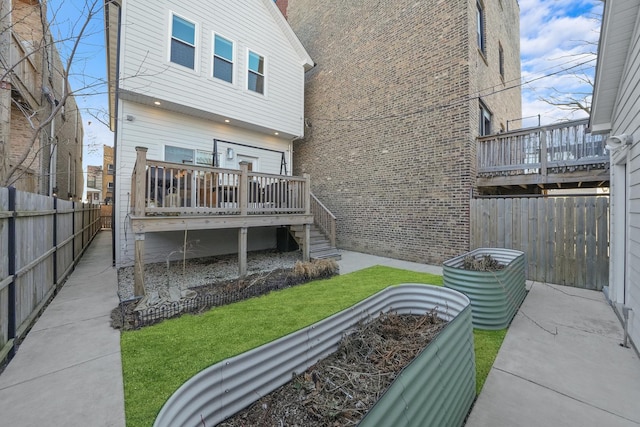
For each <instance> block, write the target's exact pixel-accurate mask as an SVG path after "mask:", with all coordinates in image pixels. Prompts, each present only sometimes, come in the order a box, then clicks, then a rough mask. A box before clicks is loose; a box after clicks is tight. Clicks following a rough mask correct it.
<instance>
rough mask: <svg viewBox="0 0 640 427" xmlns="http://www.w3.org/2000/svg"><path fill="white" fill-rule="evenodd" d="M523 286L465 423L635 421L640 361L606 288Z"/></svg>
mask: <svg viewBox="0 0 640 427" xmlns="http://www.w3.org/2000/svg"><path fill="white" fill-rule="evenodd" d="M528 287H529V288H530V291H529V294H528V295H527V297H526V299H525V301H524V303H523V305H522V306H521V307H520V310H519V312H518V314H517V315H516V317H515V318H514V320H513V323H512V324H511V326H510V328H509V331H508V333H507V336H506V338H505V340H504V342H503V344H502V347H501V349H500V352H499V353H498V357H497V358H496V361H495V363H494V365H493V368H492V369H491V372H490V373H489V376H488V378H487V381H486V383H485V384H484V388H483V389H482V392H481V393H480V396H479V397H478V400H477V401H476V404H475V406H474V407H473V410H472V412H471V414H470V416H469V418H468V421H467V424H466V425H467V427H484V426H527V427H533V426H556V427H558V426H567V427H568V426H594V427H595V426H609V427H612V426H620V427H622V426H638V425H640V405H639V404H638V402H639V401H640V360H639V359H638V356H637V354H636V353H635V351H634V350H633V349H632V348H624V347H622V346H621V345H620V344H621V343H622V342H623V338H624V336H623V329H622V327H621V326H620V322H619V321H618V318H617V317H616V315H615V313H614V312H613V309H612V308H611V307H610V306H609V305H608V304H607V302H606V300H605V298H604V295H603V293H602V292H596V291H588V290H584V289H576V288H570V287H565V286H557V285H548V284H544V283H538V282H533V283H529V285H528Z"/></svg>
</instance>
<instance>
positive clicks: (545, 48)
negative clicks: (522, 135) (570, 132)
mask: <svg viewBox="0 0 640 427" xmlns="http://www.w3.org/2000/svg"><path fill="white" fill-rule="evenodd" d="M519 3H520V58H521V66H522V81H523V85H522V117H523V118H524V117H530V116H534V117H533V118H529V119H525V120H523V127H528V126H537V125H538V118H537V115H538V114H539V115H540V121H541V124H543V125H544V124H549V123H553V122H557V121H561V120H571V119H579V118H584V117H588V116H587V114H586V113H585V112H570V111H566V110H563V109H560V108H557V107H554V106H552V105H549V104H548V103H546V102H544V101H543V99H551V98H552V97H553V96H554V95H555V96H560V97H565V98H566V95H567V94H568V95H573V96H574V98H577V99H583V98H585V97H586V98H587V101H588V103H589V104H590V101H591V96H590V95H586V94H587V93H588V94H590V93H591V92H592V90H593V88H592V87H591V85H589V84H588V83H586V82H587V81H593V76H594V72H595V65H596V55H595V54H596V52H597V47H598V39H599V33H600V18H601V15H602V1H600V0H520V1H519ZM580 64H583V65H580ZM570 67H575V68H571V69H570V70H567V69H568V68H570ZM563 70H567V71H564V72H563ZM555 73H557V74H555ZM545 76H547V77H545ZM529 82H530V83H529Z"/></svg>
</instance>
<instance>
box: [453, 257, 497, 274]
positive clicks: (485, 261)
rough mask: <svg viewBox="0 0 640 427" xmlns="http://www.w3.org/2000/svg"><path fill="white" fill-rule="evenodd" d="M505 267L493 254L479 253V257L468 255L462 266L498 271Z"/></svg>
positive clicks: (476, 269)
mask: <svg viewBox="0 0 640 427" xmlns="http://www.w3.org/2000/svg"><path fill="white" fill-rule="evenodd" d="M504 267H505V266H504V265H503V264H500V262H498V261H497V260H496V259H495V258H493V257H492V256H491V255H479V256H478V257H474V256H473V255H468V256H466V257H464V260H463V261H462V268H464V269H465V270H471V271H498V270H502V269H503V268H504Z"/></svg>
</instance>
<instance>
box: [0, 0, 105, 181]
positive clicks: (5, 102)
mask: <svg viewBox="0 0 640 427" xmlns="http://www.w3.org/2000/svg"><path fill="white" fill-rule="evenodd" d="M77 4H78V3H77V2H73V5H71V2H70V1H67V2H66V4H65V2H64V1H61V2H60V4H59V6H58V10H49V11H47V7H48V5H49V2H47V1H46V0H41V1H38V2H20V1H17V0H2V2H1V5H2V6H1V9H0V34H1V35H0V186H9V185H14V184H15V183H16V182H18V181H19V180H20V179H21V178H23V175H25V173H27V171H31V172H33V171H34V170H33V168H32V166H33V165H34V164H38V165H39V166H37V169H38V171H36V173H37V174H38V180H39V181H40V182H39V184H38V192H44V193H46V192H47V191H46V187H47V186H48V187H49V188H50V187H51V183H50V181H51V176H50V175H51V174H52V169H55V166H53V165H52V160H51V157H52V155H54V154H55V150H56V145H57V144H59V143H60V142H59V141H58V135H57V132H58V129H60V127H61V124H62V122H64V121H65V120H69V118H68V117H70V116H73V115H75V117H74V122H75V123H76V126H78V125H79V126H80V130H81V124H80V123H81V120H78V119H79V117H80V115H79V113H78V111H77V107H76V103H75V100H74V99H73V97H74V96H77V95H78V94H83V93H88V92H90V91H91V90H92V89H93V87H94V86H95V85H96V84H97V83H96V82H95V81H94V82H89V83H87V84H86V86H84V87H81V88H75V90H72V88H71V87H70V85H69V80H70V78H69V77H70V70H71V69H72V64H74V63H77V62H78V61H79V60H82V58H80V57H79V53H78V52H79V47H80V46H81V43H82V42H83V40H84V39H85V38H86V37H88V36H89V35H90V32H91V31H95V30H93V29H92V27H91V23H92V22H95V21H94V18H95V17H96V16H97V15H98V14H100V13H102V8H103V1H102V0H85V2H84V3H83V4H81V6H80V7H78V6H77ZM63 6H64V7H74V8H75V9H76V10H77V11H78V15H77V19H76V20H75V21H74V22H68V23H66V26H65V29H66V30H67V31H66V34H61V32H60V26H58V27H57V33H58V34H56V37H54V34H53V32H54V31H53V28H52V26H51V25H50V20H49V19H48V16H50V17H52V19H51V22H55V20H56V17H57V16H58V13H57V12H59V11H60V10H61V8H62V7H63ZM76 81H77V79H76ZM15 120H20V121H22V123H23V124H24V126H22V128H21V132H20V134H19V135H12V132H11V129H12V121H15ZM78 122H79V123H78ZM14 123H15V122H14ZM76 132H78V130H77V129H76ZM77 137H78V136H77V134H76V138H77ZM80 138H81V135H80ZM81 146H82V144H80V150H81ZM80 152H81V151H80ZM80 170H81V165H80Z"/></svg>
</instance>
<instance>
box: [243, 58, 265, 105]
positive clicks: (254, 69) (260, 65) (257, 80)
mask: <svg viewBox="0 0 640 427" xmlns="http://www.w3.org/2000/svg"><path fill="white" fill-rule="evenodd" d="M247 89H249V90H252V91H254V92H258V93H261V94H264V56H261V55H258V54H257V53H255V52H252V51H249V67H248V70H247Z"/></svg>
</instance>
